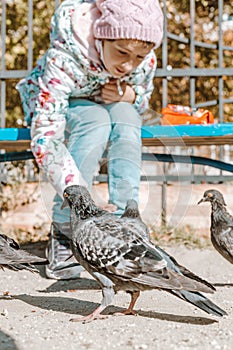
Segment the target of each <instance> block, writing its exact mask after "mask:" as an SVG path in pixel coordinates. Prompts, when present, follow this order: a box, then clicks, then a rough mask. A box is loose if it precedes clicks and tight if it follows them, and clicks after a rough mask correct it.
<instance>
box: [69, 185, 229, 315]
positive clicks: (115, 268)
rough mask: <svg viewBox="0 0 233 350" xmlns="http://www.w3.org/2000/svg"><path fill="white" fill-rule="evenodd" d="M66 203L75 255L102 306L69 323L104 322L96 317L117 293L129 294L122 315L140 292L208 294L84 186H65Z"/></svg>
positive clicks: (208, 287) (203, 285) (138, 229)
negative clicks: (97, 202)
mask: <svg viewBox="0 0 233 350" xmlns="http://www.w3.org/2000/svg"><path fill="white" fill-rule="evenodd" d="M67 203H68V204H69V206H70V208H71V231H72V238H71V240H72V244H71V245H72V250H73V253H74V256H75V257H76V259H77V260H78V261H79V263H80V264H81V265H82V266H83V267H84V268H85V269H86V270H87V271H88V272H89V273H90V274H91V275H92V276H93V277H94V278H95V279H96V280H97V281H98V282H99V284H100V286H101V288H102V294H103V299H102V302H101V305H100V306H98V307H97V308H96V309H95V310H94V312H92V313H91V314H90V315H87V316H84V317H82V318H78V319H73V320H72V321H83V322H90V321H92V320H94V319H98V318H103V317H106V316H105V315H102V314H101V312H102V311H103V310H104V309H105V308H106V307H107V306H108V305H109V304H110V303H111V302H112V300H113V298H114V295H115V293H116V292H117V291H119V290H124V291H126V292H130V293H131V295H132V298H131V303H130V306H129V308H128V309H127V310H126V312H125V313H126V314H127V313H134V310H133V307H134V304H135V302H136V300H137V298H138V295H139V293H140V291H144V290H152V289H159V290H165V291H171V290H172V291H173V290H174V291H181V290H187V291H199V292H205V293H213V291H214V287H212V286H211V285H210V284H208V283H205V282H203V281H202V280H198V278H190V276H188V275H185V274H181V273H179V272H176V271H175V270H174V269H171V268H170V267H169V266H168V262H167V261H166V259H165V258H164V257H163V256H162V254H161V252H160V251H159V250H158V249H157V248H156V247H155V246H154V245H153V244H152V243H151V242H150V241H149V239H148V238H147V237H145V235H143V234H142V231H143V225H141V226H140V225H135V224H134V223H133V222H131V220H128V218H124V217H123V218H118V217H117V216H115V215H113V214H111V213H108V212H106V211H104V210H102V209H101V208H99V207H97V206H96V205H95V203H94V201H93V200H92V198H91V196H90V193H89V192H88V190H87V189H86V188H85V187H83V186H78V185H72V186H69V187H67V188H66V189H65V190H64V203H63V206H64V205H65V204H67ZM219 310H220V309H219ZM223 314H225V312H224V311H223V310H222V315H223Z"/></svg>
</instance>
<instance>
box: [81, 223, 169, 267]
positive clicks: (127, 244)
mask: <svg viewBox="0 0 233 350" xmlns="http://www.w3.org/2000/svg"><path fill="white" fill-rule="evenodd" d="M130 226H131V225H130ZM148 243H149V242H148ZM79 246H80V249H81V251H82V254H83V256H84V257H85V259H86V260H88V261H89V262H90V263H91V264H93V265H97V266H99V267H103V268H106V267H108V266H114V265H115V266H116V265H117V264H118V263H119V261H120V260H122V259H124V258H125V259H127V260H129V261H130V260H131V261H132V264H131V273H133V269H134V268H135V269H136V268H138V267H137V265H138V264H136V263H135V264H134V263H133V262H137V261H138V260H139V259H141V258H142V257H143V256H145V255H146V253H147V250H149V247H147V246H145V244H144V242H143V239H142V238H141V236H140V235H139V234H138V233H137V232H136V231H135V228H134V226H132V227H130V228H129V226H127V225H126V224H122V222H120V221H119V220H117V219H114V218H109V219H108V220H103V219H102V218H100V219H94V220H90V221H87V222H85V224H84V225H82V227H81V228H79ZM150 249H151V247H150ZM152 251H153V259H154V261H153V269H154V270H155V271H156V270H159V269H161V268H164V267H166V266H167V263H166V261H165V260H164V259H163V258H162V256H161V254H160V253H159V252H158V251H157V250H156V249H155V248H154V247H153V248H152ZM151 268H152V267H151ZM125 272H126V271H125Z"/></svg>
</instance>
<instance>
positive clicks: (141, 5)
mask: <svg viewBox="0 0 233 350" xmlns="http://www.w3.org/2000/svg"><path fill="white" fill-rule="evenodd" d="M96 6H97V7H98V9H99V10H100V12H101V15H100V18H98V19H97V20H96V21H95V23H94V36H95V38H97V39H138V40H142V41H149V42H152V43H154V44H155V48H157V47H158V46H159V45H160V44H161V41H162V37H163V13H162V10H161V8H160V4H159V1H158V0H96Z"/></svg>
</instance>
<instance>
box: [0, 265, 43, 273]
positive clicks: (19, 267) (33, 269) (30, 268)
mask: <svg viewBox="0 0 233 350" xmlns="http://www.w3.org/2000/svg"><path fill="white" fill-rule="evenodd" d="M2 267H3V268H5V267H6V268H8V269H9V270H14V271H20V270H27V271H30V272H36V273H38V272H39V270H37V268H36V267H35V266H33V265H31V264H8V265H2Z"/></svg>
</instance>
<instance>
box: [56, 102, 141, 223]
mask: <svg viewBox="0 0 233 350" xmlns="http://www.w3.org/2000/svg"><path fill="white" fill-rule="evenodd" d="M66 131H67V133H68V145H67V147H68V149H69V152H70V153H71V155H72V157H73V158H74V160H75V163H76V164H77V167H78V169H79V171H80V172H81V174H82V176H83V178H84V179H85V181H86V182H87V184H88V188H89V190H90V189H91V186H92V181H93V177H94V173H95V171H96V169H97V168H98V164H99V161H100V160H101V158H102V155H103V152H104V150H105V149H106V147H107V146H108V153H107V154H108V156H107V157H108V189H109V203H112V204H115V205H116V206H117V207H118V211H117V212H116V214H118V215H120V214H121V213H123V211H124V208H125V204H126V201H127V199H130V198H134V199H135V200H136V201H137V202H138V194H139V183H140V167H141V118H140V115H139V114H138V112H137V111H136V110H135V108H134V107H133V106H132V105H131V104H129V103H126V102H117V103H112V104H97V103H95V102H92V101H89V100H84V99H71V100H70V105H69V112H68V114H67V124H66ZM61 204H62V199H61V198H60V197H59V196H58V195H56V196H55V199H54V206H53V221H54V222H57V223H65V222H69V220H70V212H69V208H66V209H63V210H61Z"/></svg>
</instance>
